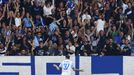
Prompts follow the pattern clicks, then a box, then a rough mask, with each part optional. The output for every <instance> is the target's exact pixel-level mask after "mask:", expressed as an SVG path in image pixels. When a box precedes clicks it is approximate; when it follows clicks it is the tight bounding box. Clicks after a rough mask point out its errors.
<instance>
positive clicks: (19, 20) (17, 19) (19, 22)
mask: <svg viewBox="0 0 134 75" xmlns="http://www.w3.org/2000/svg"><path fill="white" fill-rule="evenodd" d="M15 25H16V27H18V26H20V25H21V18H15Z"/></svg>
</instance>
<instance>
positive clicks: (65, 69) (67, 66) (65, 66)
mask: <svg viewBox="0 0 134 75" xmlns="http://www.w3.org/2000/svg"><path fill="white" fill-rule="evenodd" d="M59 67H60V68H62V74H61V75H71V71H72V68H74V64H73V62H72V61H71V60H68V59H67V60H64V61H62V62H61V64H60V65H59Z"/></svg>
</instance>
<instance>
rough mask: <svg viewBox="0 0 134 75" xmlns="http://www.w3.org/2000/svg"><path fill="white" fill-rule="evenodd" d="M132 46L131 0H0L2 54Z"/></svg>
mask: <svg viewBox="0 0 134 75" xmlns="http://www.w3.org/2000/svg"><path fill="white" fill-rule="evenodd" d="M133 52H134V1H133V0H0V56H29V55H37V56H62V55H68V54H69V55H71V56H74V55H81V56H91V55H102V56H103V55H104V56H111V55H115V56H117V55H124V56H130V55H132V53H133Z"/></svg>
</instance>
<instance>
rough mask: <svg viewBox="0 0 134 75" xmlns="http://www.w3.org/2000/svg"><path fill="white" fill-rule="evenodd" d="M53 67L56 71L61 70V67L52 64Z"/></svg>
mask: <svg viewBox="0 0 134 75" xmlns="http://www.w3.org/2000/svg"><path fill="white" fill-rule="evenodd" d="M53 66H54V67H55V68H56V69H57V70H61V67H59V66H58V65H56V64H53Z"/></svg>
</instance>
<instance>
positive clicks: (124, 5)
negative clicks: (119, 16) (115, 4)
mask: <svg viewBox="0 0 134 75" xmlns="http://www.w3.org/2000/svg"><path fill="white" fill-rule="evenodd" d="M122 8H123V13H125V10H126V9H127V8H128V5H127V4H125V3H123V5H122Z"/></svg>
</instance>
